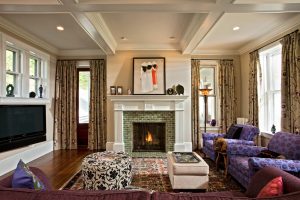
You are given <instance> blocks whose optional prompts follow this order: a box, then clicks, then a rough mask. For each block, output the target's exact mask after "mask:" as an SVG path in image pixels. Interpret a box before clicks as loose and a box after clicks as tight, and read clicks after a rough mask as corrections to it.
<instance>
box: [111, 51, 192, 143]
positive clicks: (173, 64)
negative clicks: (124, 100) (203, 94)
mask: <svg viewBox="0 0 300 200" xmlns="http://www.w3.org/2000/svg"><path fill="white" fill-rule="evenodd" d="M133 57H165V59H166V88H170V87H172V85H177V84H181V85H182V86H183V87H184V94H185V95H188V96H189V98H188V99H187V100H186V104H185V116H184V119H185V123H186V124H189V126H187V127H188V128H187V130H186V133H187V134H186V137H188V138H189V140H190V137H191V125H190V124H191V100H190V96H191V57H190V55H182V54H181V53H180V52H179V51H117V52H116V54H115V55H110V56H107V92H108V94H109V92H110V89H109V88H110V86H122V87H123V93H125V94H127V89H128V88H130V89H131V90H132V84H133V83H132V80H133V71H132V70H133V59H132V58H133ZM107 115H108V116H107V118H108V119H107V126H108V127H107V132H108V135H107V136H108V137H107V140H108V142H112V141H113V140H114V126H113V108H112V105H111V102H108V104H107Z"/></svg>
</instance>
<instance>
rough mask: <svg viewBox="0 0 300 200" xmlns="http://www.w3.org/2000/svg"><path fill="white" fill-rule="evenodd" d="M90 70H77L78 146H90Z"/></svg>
mask: <svg viewBox="0 0 300 200" xmlns="http://www.w3.org/2000/svg"><path fill="white" fill-rule="evenodd" d="M90 80H91V78H90V69H89V68H78V69H77V85H78V87H77V88H78V89H77V94H78V95H77V145H78V148H84V149H86V148H87V146H88V129H89V107H90V85H91V84H90Z"/></svg>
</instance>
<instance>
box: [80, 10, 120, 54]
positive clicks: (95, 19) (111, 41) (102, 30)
mask: <svg viewBox="0 0 300 200" xmlns="http://www.w3.org/2000/svg"><path fill="white" fill-rule="evenodd" d="M86 17H87V18H88V19H89V20H90V22H91V23H92V24H93V26H94V27H95V29H96V30H97V31H98V33H99V35H100V36H101V37H102V39H103V40H102V41H101V44H100V46H101V47H102V46H108V47H109V49H110V50H111V51H112V53H115V51H116V48H117V42H116V40H115V38H114V36H113V35H112V33H111V32H110V30H109V28H108V26H107V25H106V23H105V21H104V19H103V17H102V15H101V14H100V13H86Z"/></svg>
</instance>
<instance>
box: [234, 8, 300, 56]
mask: <svg viewBox="0 0 300 200" xmlns="http://www.w3.org/2000/svg"><path fill="white" fill-rule="evenodd" d="M299 18H300V14H298V15H296V16H294V17H292V18H291V19H289V20H287V21H285V22H284V23H283V24H282V25H281V26H279V27H277V28H276V29H275V30H273V31H270V32H269V33H268V34H266V35H264V36H262V37H260V38H258V39H256V40H255V41H253V42H250V43H248V44H246V45H245V46H243V47H242V48H240V49H239V50H238V52H239V54H240V55H241V54H244V53H247V52H250V51H253V50H255V49H257V48H259V47H260V46H263V45H264V44H266V43H270V41H275V40H278V39H280V37H282V36H283V34H285V33H287V32H288V31H292V30H293V29H295V28H297V26H300V21H299Z"/></svg>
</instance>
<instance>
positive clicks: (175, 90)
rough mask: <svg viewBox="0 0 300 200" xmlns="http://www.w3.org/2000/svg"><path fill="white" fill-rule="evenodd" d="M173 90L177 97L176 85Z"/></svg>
mask: <svg viewBox="0 0 300 200" xmlns="http://www.w3.org/2000/svg"><path fill="white" fill-rule="evenodd" d="M172 89H173V94H174V95H176V94H177V91H176V86H175V85H173V86H172Z"/></svg>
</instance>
